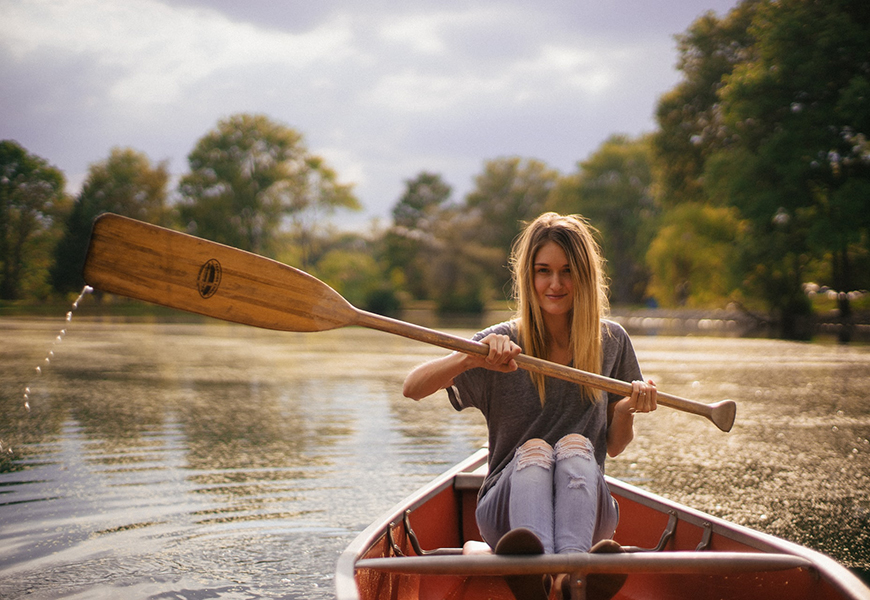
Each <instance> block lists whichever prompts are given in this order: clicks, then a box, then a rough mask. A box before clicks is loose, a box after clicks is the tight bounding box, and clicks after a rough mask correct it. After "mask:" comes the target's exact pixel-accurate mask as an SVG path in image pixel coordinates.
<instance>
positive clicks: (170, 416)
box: [0, 319, 870, 598]
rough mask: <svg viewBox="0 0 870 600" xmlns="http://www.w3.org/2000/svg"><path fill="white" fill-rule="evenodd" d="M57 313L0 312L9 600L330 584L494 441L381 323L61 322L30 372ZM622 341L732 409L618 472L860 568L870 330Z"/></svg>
mask: <svg viewBox="0 0 870 600" xmlns="http://www.w3.org/2000/svg"><path fill="white" fill-rule="evenodd" d="M56 330H57V323H56V322H54V321H49V320H46V321H42V320H12V319H7V320H0V335H2V338H3V340H4V342H5V343H4V344H3V345H2V346H0V360H2V361H3V365H4V369H3V370H2V372H0V444H2V448H0V457H2V458H0V597H3V598H15V597H21V596H24V595H27V596H28V597H31V598H41V597H42V598H44V597H52V598H55V597H73V596H76V595H87V596H99V595H104V596H107V597H115V598H119V597H120V598H146V597H147V598H205V597H221V598H235V597H239V598H242V597H244V598H248V597H256V596H265V597H270V598H328V597H331V595H332V587H331V586H332V583H331V576H332V571H333V568H334V563H335V560H336V558H337V556H338V554H339V552H340V551H341V549H342V548H343V547H344V546H345V545H347V543H349V541H350V540H351V539H352V538H353V536H354V535H355V534H356V532H358V531H359V530H360V529H362V528H363V527H365V526H366V525H367V524H368V523H369V522H370V521H371V520H373V519H374V518H375V517H376V516H377V515H378V514H379V513H381V512H382V511H384V510H386V509H387V508H389V507H390V506H391V505H392V504H393V503H395V502H396V501H398V500H399V499H400V498H401V497H403V496H404V495H405V494H407V493H409V492H410V491H412V490H413V489H415V488H416V487H418V486H419V485H421V484H423V483H424V482H426V481H428V480H429V479H430V478H431V477H432V476H434V475H436V474H438V473H440V472H441V471H442V470H444V469H445V468H446V467H447V466H449V465H451V464H453V463H455V462H457V461H458V460H460V459H461V458H464V457H465V456H466V455H467V454H469V453H470V452H471V451H473V450H474V449H476V448H477V447H478V446H479V444H481V443H482V442H483V441H484V440H485V429H484V427H483V424H482V422H481V419H480V418H479V416H478V415H476V414H474V413H472V412H470V411H466V412H464V413H455V412H454V411H453V410H452V409H450V408H449V403H448V402H447V401H446V398H444V397H438V398H436V399H432V400H428V401H424V402H421V403H414V402H411V401H409V400H407V399H404V398H402V397H401V392H400V390H401V381H402V379H403V377H404V374H405V373H406V372H407V371H408V370H409V369H410V368H411V367H412V366H414V365H415V364H417V363H419V362H420V361H422V360H424V359H426V358H428V357H430V356H436V355H440V354H441V353H442V351H441V350H439V349H437V348H430V347H428V346H425V345H423V344H419V343H415V342H411V341H407V340H403V339H401V338H396V337H393V336H388V335H386V334H381V333H377V332H370V331H365V330H356V329H349V330H342V331H336V332H325V333H319V334H286V333H276V332H267V331H262V330H255V329H251V328H245V327H240V326H231V325H226V324H220V323H213V322H210V323H208V324H204V323H186V324H185V323H122V322H117V321H99V320H75V321H74V322H73V323H72V325H71V326H70V331H69V332H68V335H67V336H66V338H65V340H64V343H63V345H62V346H59V347H57V348H56V349H55V357H54V358H53V359H52V363H51V368H50V369H47V370H46V371H45V372H44V373H43V374H42V375H40V376H39V377H38V378H36V379H34V376H33V375H32V372H33V365H34V364H37V363H38V361H39V360H41V358H42V357H44V354H45V348H46V344H47V343H50V340H51V339H53V337H54V335H55V334H56ZM459 333H460V334H468V333H470V332H459ZM635 345H636V346H637V349H638V352H639V354H640V356H641V359H642V362H643V366H644V370H645V372H646V374H647V375H649V376H651V377H654V378H655V379H656V380H657V381H658V383H659V385H660V387H661V388H662V389H665V390H667V391H669V392H671V393H674V394H677V395H681V396H685V397H689V398H694V399H699V400H703V401H714V400H720V399H722V398H726V397H731V398H733V399H735V400H737V401H738V404H739V411H738V419H737V423H736V425H735V427H734V430H733V431H732V432H731V433H729V434H723V433H721V432H719V431H718V430H716V429H715V428H714V427H713V426H712V425H710V424H709V423H708V422H707V421H706V420H704V419H700V418H698V417H693V416H689V415H685V414H683V413H679V412H676V411H673V410H668V409H662V410H660V411H658V412H657V413H655V414H654V415H651V416H648V417H646V418H639V419H638V436H637V438H636V440H635V442H634V443H633V444H632V445H631V446H630V447H629V449H628V450H627V451H626V452H625V453H624V454H623V455H621V456H620V457H618V458H617V459H615V460H612V461H609V463H608V473H609V474H611V475H616V476H619V477H621V478H623V479H625V480H627V481H629V482H631V483H634V484H636V485H641V486H643V487H646V488H648V489H650V490H653V491H655V492H657V493H660V494H662V495H665V496H667V497H670V498H673V499H675V500H677V501H679V502H683V503H686V504H688V505H690V506H694V507H697V508H699V509H702V510H706V511H709V512H712V513H714V514H716V515H718V516H722V517H725V518H727V519H730V520H733V521H736V522H738V523H742V524H745V525H747V526H750V527H755V528H759V529H762V530H764V531H768V532H771V533H774V534H776V535H780V536H782V537H785V538H787V539H791V540H794V541H797V542H800V543H803V544H808V545H811V546H813V547H815V548H818V549H821V550H823V551H825V552H827V553H829V554H831V555H833V556H835V557H836V558H838V559H839V560H841V561H843V562H845V563H847V564H849V565H852V566H854V567H858V568H864V569H866V568H867V567H868V564H870V550H867V548H868V547H870V543H868V542H870V540H868V539H867V538H868V532H870V527H868V525H870V523H868V513H870V483H868V481H870V480H868V477H867V475H868V467H870V442H868V438H870V407H868V405H867V397H866V394H865V392H864V390H866V389H868V384H870V369H868V365H870V352H868V349H867V348H862V347H857V348H856V347H853V348H844V347H838V346H823V345H809V344H792V343H787V342H776V341H769V340H740V339H727V340H725V339H717V338H664V337H639V338H635ZM28 386H29V387H30V388H31V390H30V392H29V397H28V400H27V401H28V402H29V404H30V410H29V411H28V410H27V408H26V407H25V406H24V404H23V402H24V401H23V400H22V398H23V395H22V391H23V390H24V389H25V387H28Z"/></svg>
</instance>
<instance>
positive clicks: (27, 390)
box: [24, 285, 94, 412]
mask: <svg viewBox="0 0 870 600" xmlns="http://www.w3.org/2000/svg"><path fill="white" fill-rule="evenodd" d="M93 291H94V288H92V287H91V286H89V285H86V286H85V287H83V288H82V291H81V293H80V294H79V296H78V298H76V299H75V301H74V302H73V303H72V308H71V309H70V310H69V311H67V313H66V325H65V326H64V328H63V329H61V330H60V332H59V333H58V334H57V336H55V338H54V341H53V342H52V344H51V348H49V350H48V354H46V355H45V360H43V361H42V363H41V364H39V365H37V366H36V375H37V376H39V375H42V373H43V372H44V371H45V369H46V368H48V366H49V365H50V364H51V359H53V358H54V347H55V346H56V345H57V344H59V343H61V342H62V341H63V338H64V336H66V331H67V328H68V327H69V326H70V323H72V318H73V313H74V312H75V311H76V309H78V307H79V304H80V303H81V301H82V300H83V299H84V297H85V296H86V295H88V294H90V293H91V292H93ZM24 408H25V409H26V410H27V411H28V412H30V386H29V385H28V386H26V387H25V388H24Z"/></svg>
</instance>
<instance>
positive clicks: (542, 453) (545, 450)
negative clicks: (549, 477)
mask: <svg viewBox="0 0 870 600" xmlns="http://www.w3.org/2000/svg"><path fill="white" fill-rule="evenodd" d="M531 466H536V467H541V468H542V469H547V470H549V469H550V468H551V467H552V466H553V447H552V446H550V444H548V443H547V442H545V441H544V440H542V439H540V438H533V439H531V440H529V441H527V442H526V443H525V444H523V445H522V446H520V447H519V448H517V471H520V470H522V469H525V468H526V467H531Z"/></svg>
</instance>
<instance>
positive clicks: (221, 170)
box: [179, 114, 360, 266]
mask: <svg viewBox="0 0 870 600" xmlns="http://www.w3.org/2000/svg"><path fill="white" fill-rule="evenodd" d="M188 162H189V163H190V171H191V172H190V173H189V174H188V175H185V176H184V177H183V178H182V180H181V183H180V185H179V191H180V193H181V195H182V202H181V205H180V207H179V210H180V215H181V219H182V222H183V223H184V224H185V226H186V227H187V228H188V230H190V231H194V232H195V233H196V234H197V235H199V236H201V237H205V238H208V239H211V240H214V241H217V242H221V243H224V244H228V245H231V246H235V247H237V248H241V249H243V250H249V251H251V252H257V253H259V254H266V255H269V256H275V253H276V252H277V248H276V247H275V241H276V237H277V235H278V232H279V230H280V229H281V226H282V225H283V222H284V220H285V219H286V218H290V219H291V220H292V221H293V224H294V229H295V231H296V232H297V234H298V236H299V243H300V244H301V245H302V246H303V248H306V247H307V244H308V242H309V241H310V240H309V238H308V237H307V236H310V235H311V234H312V231H311V228H310V227H306V222H305V220H304V219H305V215H306V213H308V214H309V215H311V217H310V218H312V219H313V220H314V221H317V220H318V217H319V216H320V215H321V214H330V213H331V212H332V211H334V210H335V209H337V208H347V209H351V210H358V209H359V208H360V205H359V201H358V200H357V199H356V198H355V197H354V196H353V194H352V193H351V188H350V186H347V185H341V184H339V183H338V182H337V177H336V173H335V171H333V170H332V169H331V168H329V167H328V166H327V165H326V164H325V162H324V161H323V159H321V158H320V157H317V156H313V155H310V154H309V153H308V150H307V149H306V147H305V145H304V143H303V140H302V135H301V134H299V133H298V132H296V131H294V130H293V129H290V128H289V127H285V126H284V125H281V124H278V123H275V122H273V121H271V120H270V119H268V118H267V117H265V116H262V115H248V114H239V115H235V116H232V117H230V118H228V119H225V120H223V121H220V122H219V123H218V125H217V128H216V129H214V130H213V131H211V132H209V133H208V134H206V135H205V136H204V137H203V138H202V139H200V140H199V142H198V143H197V145H196V147H195V148H194V150H193V151H192V152H191V153H190V155H189V156H188ZM305 261H307V258H306V254H305V253H304V252H303V262H305ZM303 266H304V265H303Z"/></svg>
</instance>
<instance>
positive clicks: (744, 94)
mask: <svg viewBox="0 0 870 600" xmlns="http://www.w3.org/2000/svg"><path fill="white" fill-rule="evenodd" d="M749 33H750V34H751V35H752V37H753V39H754V43H753V45H752V46H751V48H750V50H749V51H748V52H747V53H746V58H745V59H744V60H742V61H741V62H740V63H739V64H738V65H736V66H735V68H734V70H733V71H732V73H731V74H730V75H728V76H726V77H725V79H724V82H725V85H724V86H723V87H722V89H721V90H720V91H719V96H720V99H721V104H722V115H723V122H724V124H725V125H726V127H727V130H728V133H729V137H728V144H727V145H725V146H723V147H722V148H721V149H718V150H717V151H716V152H715V153H714V154H713V155H711V157H710V158H709V159H708V161H707V169H706V170H705V176H706V177H707V185H708V186H709V188H710V192H709V193H710V195H711V196H713V197H716V196H717V195H718V197H719V198H721V199H722V200H723V201H726V202H729V203H731V204H733V205H735V206H737V207H738V208H739V209H740V210H741V212H742V214H743V215H745V216H746V217H747V218H748V219H749V220H750V221H751V223H752V226H753V229H754V234H755V236H758V237H759V238H760V239H762V240H764V239H767V240H769V241H770V248H768V250H770V251H773V250H774V249H775V248H776V247H780V248H782V252H780V253H776V252H762V254H766V255H767V256H768V257H769V258H770V259H772V260H773V261H774V266H775V267H776V268H777V270H783V271H786V272H787V274H786V275H784V276H783V277H782V278H781V280H780V284H779V285H773V286H762V287H763V289H764V290H765V293H766V294H778V297H773V296H770V295H768V301H769V302H770V303H771V305H772V306H773V307H775V308H776V309H777V310H778V311H779V312H780V313H781V316H782V318H783V322H784V324H785V326H786V333H787V334H789V333H795V330H794V322H795V320H796V319H798V318H800V316H801V313H805V312H806V311H807V310H808V304H807V302H806V300H805V299H804V298H803V291H802V289H801V286H802V284H803V283H804V281H803V270H804V268H805V265H806V262H807V256H816V257H820V256H829V257H830V260H831V269H830V273H831V281H830V284H831V285H832V287H834V288H835V289H837V290H840V291H842V292H847V291H851V290H854V289H856V288H857V283H858V281H859V280H858V279H857V277H860V276H859V274H858V273H857V272H856V271H855V270H854V269H853V268H852V263H853V260H854V257H855V255H856V254H863V253H864V252H865V251H866V248H867V240H868V226H870V203H868V198H870V143H868V136H870V61H868V60H867V57H868V56H870V6H868V4H867V3H866V2H864V1H863V0H832V1H830V2H824V3H822V2H814V1H811V0H781V1H779V2H762V3H760V4H759V6H758V10H757V12H756V14H755V16H754V18H753V20H752V24H751V25H750V28H749ZM783 236H787V243H781V239H780V238H782V237H783ZM771 253H772V254H774V256H770V255H771ZM865 281H866V279H865ZM840 311H841V313H842V314H844V315H847V316H848V314H849V312H850V307H849V299H848V295H846V294H841V295H840Z"/></svg>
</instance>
